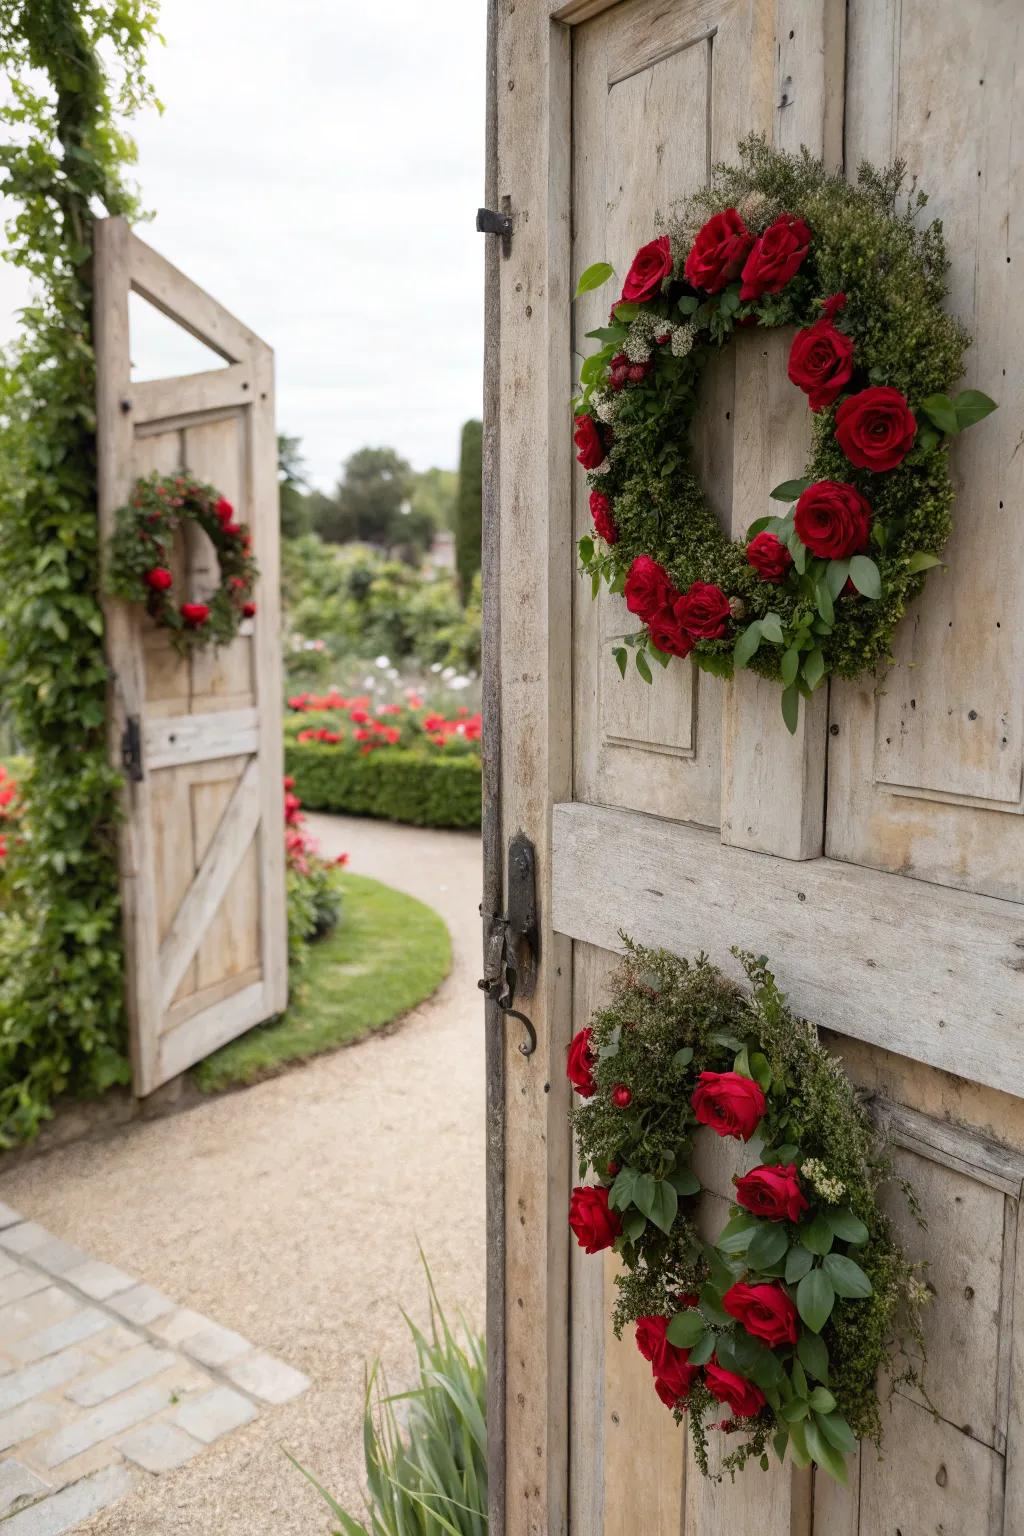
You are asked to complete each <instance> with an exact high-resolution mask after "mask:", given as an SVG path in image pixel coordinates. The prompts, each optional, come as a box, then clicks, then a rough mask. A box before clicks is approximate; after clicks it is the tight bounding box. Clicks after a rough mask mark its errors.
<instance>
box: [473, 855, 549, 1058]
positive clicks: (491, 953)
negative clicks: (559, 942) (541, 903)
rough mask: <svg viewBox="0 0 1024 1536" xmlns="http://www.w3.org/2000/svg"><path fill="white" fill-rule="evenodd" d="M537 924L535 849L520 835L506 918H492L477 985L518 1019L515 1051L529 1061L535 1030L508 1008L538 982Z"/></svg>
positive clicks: (510, 866)
mask: <svg viewBox="0 0 1024 1536" xmlns="http://www.w3.org/2000/svg"><path fill="white" fill-rule="evenodd" d="M539 934H540V929H539V924H538V921H537V885H536V855H535V853H534V847H533V844H532V843H531V842H530V840H529V838H528V837H524V835H523V834H522V833H521V832H520V833H517V835H516V836H515V837H514V838H513V839H512V841H511V842H510V843H509V846H508V913H507V914H502V915H499V914H498V913H494V914H493V916H492V918H491V927H490V932H489V933H488V936H487V947H486V951H485V955H484V976H483V979H482V980H481V981H479V982H478V983H477V985H478V986H479V988H480V990H481V991H482V992H486V994H487V996H488V997H489V998H490V999H491V1001H492V1002H494V1003H497V1005H498V1007H499V1008H500V1009H501V1011H502V1013H504V1014H506V1015H507V1016H508V1017H509V1018H513V1019H518V1020H519V1022H520V1023H521V1024H522V1026H523V1028H524V1029H525V1030H526V1035H527V1038H526V1039H525V1040H524V1041H523V1042H522V1044H521V1045H520V1047H519V1049H520V1051H521V1052H522V1054H523V1055H524V1056H532V1055H533V1053H534V1051H535V1050H536V1049H537V1031H536V1030H535V1029H534V1027H533V1025H532V1023H531V1022H530V1020H529V1019H528V1018H527V1017H526V1015H525V1013H521V1012H520V1011H519V1009H518V1008H514V1007H513V1006H512V1005H513V1003H514V1002H515V997H516V992H517V990H518V991H521V992H524V993H526V995H527V996H529V994H530V993H531V992H532V991H533V987H534V983H535V981H536V977H537V961H538V958H539V956H538V947H539Z"/></svg>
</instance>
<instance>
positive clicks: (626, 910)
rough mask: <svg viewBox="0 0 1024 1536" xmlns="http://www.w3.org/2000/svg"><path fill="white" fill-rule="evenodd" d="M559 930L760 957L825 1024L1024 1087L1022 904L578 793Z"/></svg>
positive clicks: (557, 872) (559, 858)
mask: <svg viewBox="0 0 1024 1536" xmlns="http://www.w3.org/2000/svg"><path fill="white" fill-rule="evenodd" d="M552 838H553V867H552V896H551V903H552V925H553V927H554V928H555V930H556V932H559V933H564V934H568V935H569V937H570V938H573V939H580V940H583V941H585V942H587V943H589V944H596V945H599V946H600V947H601V948H604V949H610V950H617V949H619V948H620V947H621V940H620V937H619V930H620V929H622V930H623V931H625V932H626V933H628V934H629V935H630V936H631V937H632V938H634V939H636V940H637V941H639V942H641V943H644V944H650V945H660V946H663V947H664V948H666V949H669V950H673V951H674V952H676V953H677V954H683V955H693V954H697V953H699V952H700V951H702V950H703V951H706V952H707V953H708V954H709V955H710V956H711V958H712V959H713V960H714V961H715V962H716V963H718V964H721V965H722V966H723V968H725V969H728V970H730V971H731V972H733V973H736V971H737V967H736V963H735V961H733V960H732V959H731V957H730V954H729V950H730V948H731V946H732V945H738V946H739V947H740V948H741V949H748V950H751V951H753V952H754V953H755V954H761V953H765V954H767V955H768V958H769V961H770V963H771V965H772V968H773V969H774V971H775V973H776V975H777V977H778V980H779V983H780V985H781V986H782V987H783V989H784V990H785V992H786V993H787V994H788V996H789V998H790V1000H791V1002H792V1004H793V1006H794V1007H795V1008H796V1009H797V1010H798V1011H799V1012H800V1013H802V1014H805V1015H806V1017H807V1018H809V1019H812V1020H813V1021H814V1022H815V1023H817V1024H820V1025H821V1026H822V1027H824V1028H827V1029H831V1030H835V1031H836V1032H837V1033H838V1034H843V1035H849V1036H851V1037H853V1038H854V1039H857V1040H865V1041H868V1042H869V1043H870V1044H872V1045H877V1046H880V1047H882V1048H883V1049H885V1050H889V1051H895V1052H897V1053H898V1054H899V1055H901V1056H908V1057H910V1058H912V1059H913V1060H915V1061H922V1062H926V1063H928V1064H929V1065H931V1066H934V1067H939V1068H942V1069H943V1070H944V1071H947V1072H952V1073H955V1074H956V1075H957V1076H958V1077H962V1078H966V1079H968V1080H970V1081H973V1082H979V1083H987V1084H989V1085H990V1086H991V1087H994V1088H1001V1089H1003V1090H1004V1092H1007V1093H1014V1094H1017V1095H1020V1096H1024V909H1022V908H1021V907H1020V906H1018V905H1017V904H1016V903H1014V902H1009V901H1000V900H998V899H996V898H995V897H990V896H978V895H973V894H969V893H965V892H962V891H956V890H951V889H949V888H947V887H945V886H939V885H929V884H926V883H925V882H924V881H919V880H913V879H910V878H908V877H906V876H900V875H888V874H882V873H880V872H879V871H877V870H871V869H864V868H861V867H859V866H857V865H853V864H842V863H839V862H838V861H837V860H834V859H813V860H809V861H807V862H806V863H793V862H791V861H790V860H788V859H781V858H776V857H773V856H771V855H768V854H758V853H750V852H747V851H746V850H744V849H740V848H724V847H723V846H722V844H721V841H720V838H719V834H718V833H717V832H716V831H709V830H708V829H706V828H703V827H694V826H687V825H683V824H681V823H672V822H665V821H663V820H659V819H656V818H654V817H651V816H645V815H643V814H642V813H640V812H635V811H619V810H611V809H608V808H606V807H603V806H596V805H585V804H579V803H574V804H562V805H556V806H555V807H554V811H553V829H552Z"/></svg>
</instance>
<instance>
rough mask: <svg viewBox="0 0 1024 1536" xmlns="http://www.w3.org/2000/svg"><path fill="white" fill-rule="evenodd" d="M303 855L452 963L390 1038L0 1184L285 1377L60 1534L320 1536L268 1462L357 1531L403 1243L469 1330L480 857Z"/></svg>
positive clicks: (474, 1234) (418, 844) (423, 851)
mask: <svg viewBox="0 0 1024 1536" xmlns="http://www.w3.org/2000/svg"><path fill="white" fill-rule="evenodd" d="M309 820H310V826H311V829H312V830H313V831H314V833H315V834H316V835H317V837H318V838H319V839H320V842H321V845H322V847H323V848H324V851H325V852H328V853H332V854H333V853H337V852H340V851H341V850H342V849H348V851H349V852H350V854H351V856H352V858H351V866H350V867H351V868H352V869H353V870H354V871H356V872H358V873H360V874H367V875H372V876H374V877H375V878H377V879H380V880H384V881H386V882H388V883H389V884H391V885H394V886H397V887H398V888H399V889H401V890H404V891H408V892H409V893H410V894H411V895H414V896H418V897H420V898H421V899H422V900H424V901H426V902H428V903H429V904H430V905H431V906H432V907H434V908H435V909H436V910H437V911H438V912H440V913H441V914H442V916H443V917H444V918H445V920H446V921H447V923H448V926H449V928H450V930H451V933H452V939H453V948H454V965H453V969H452V973H451V975H450V976H449V978H448V979H447V981H446V982H445V983H444V984H443V986H442V987H441V988H440V990H439V991H438V992H437V994H436V995H435V996H434V997H433V998H432V999H430V1000H429V1001H428V1002H426V1003H424V1004H422V1005H421V1006H420V1007H419V1008H417V1009H416V1010H415V1011H414V1012H413V1013H412V1014H410V1015H409V1017H408V1019H407V1020H406V1021H405V1022H404V1024H403V1025H402V1026H401V1028H399V1029H398V1030H396V1031H395V1033H393V1034H391V1035H386V1036H380V1037H376V1038H371V1039H369V1040H367V1041H365V1042H364V1043H362V1044H360V1045H358V1046H355V1047H353V1048H350V1049H346V1050H340V1051H338V1052H336V1053H335V1054H334V1055H331V1056H325V1057H321V1058H320V1059H319V1060H316V1061H313V1062H310V1063H309V1064H307V1065H306V1066H302V1067H298V1068H296V1069H294V1070H292V1071H289V1072H287V1073H286V1074H285V1075H284V1076H283V1077H279V1078H275V1079H273V1080H272V1081H269V1082H266V1083H261V1084H259V1085H257V1086H256V1087H254V1088H249V1089H246V1090H245V1091H243V1092H238V1093H231V1094H227V1095H225V1096H223V1097H219V1098H214V1099H212V1100H210V1102H209V1103H204V1104H203V1105H201V1106H200V1107H199V1108H198V1109H193V1110H190V1111H188V1112H186V1113H183V1114H179V1115H175V1116H171V1117H170V1118H167V1119H163V1120H157V1121H152V1122H149V1123H139V1124H134V1125H130V1126H127V1127H125V1128H122V1129H120V1130H119V1131H118V1132H117V1133H116V1135H115V1136H113V1137H112V1138H111V1139H110V1140H109V1141H107V1142H101V1143H91V1144H81V1145H79V1146H77V1147H76V1146H72V1147H70V1148H65V1149H62V1150H59V1151H55V1152H53V1153H52V1154H50V1155H49V1156H46V1157H43V1158H40V1159H38V1160H36V1161H34V1162H30V1163H27V1164H25V1165H24V1166H23V1167H21V1168H17V1169H13V1170H12V1171H11V1172H10V1173H8V1174H7V1175H5V1176H4V1177H3V1178H2V1179H0V1197H2V1198H3V1199H4V1200H6V1201H8V1202H9V1203H10V1204H11V1205H13V1206H15V1207H16V1208H17V1209H18V1210H20V1211H21V1212H22V1213H23V1214H24V1215H26V1216H28V1217H32V1218H34V1219H35V1220H37V1221H39V1222H42V1223H43V1224H44V1225H46V1226H47V1227H49V1228H50V1229H51V1230H52V1231H54V1232H56V1233H57V1234H58V1235H59V1236H60V1237H63V1238H66V1239H67V1240H69V1241H70V1242H73V1243H76V1244H78V1245H79V1246H80V1247H82V1248H85V1249H87V1250H88V1252H89V1253H91V1254H92V1255H93V1256H94V1257H95V1258H99V1259H105V1260H107V1261H108V1262H109V1263H112V1264H116V1265H118V1266H120V1267H121V1268H123V1269H125V1270H128V1271H129V1272H131V1273H132V1274H134V1275H137V1276H138V1277H139V1278H140V1279H143V1280H147V1281H149V1282H150V1283H151V1284H153V1285H156V1286H158V1287H159V1288H160V1289H161V1290H163V1291H166V1292H167V1293H168V1295H170V1296H172V1297H173V1298H174V1299H176V1300H178V1301H180V1302H183V1303H186V1304H188V1305H189V1306H191V1307H194V1308H195V1309H196V1310H197V1311H199V1312H203V1313H206V1314H207V1315H209V1316H210V1317H212V1318H214V1319H216V1321H217V1322H219V1323H223V1324H225V1325H226V1326H227V1327H229V1328H234V1329H237V1330H238V1332H239V1333H242V1334H244V1335H245V1337H246V1338H249V1339H251V1340H252V1341H253V1342H254V1343H255V1344H257V1345H258V1346H261V1347H262V1348H265V1349H266V1350H268V1351H269V1352H270V1353H271V1354H274V1355H277V1356H278V1357H279V1358H281V1359H283V1360H286V1361H288V1362H289V1363H290V1364H292V1365H294V1366H297V1367H298V1368H299V1369H300V1370H302V1371H304V1372H305V1373H306V1374H307V1375H308V1376H309V1377H310V1378H311V1379H312V1381H313V1387H312V1389H311V1391H309V1392H308V1393H307V1394H306V1395H305V1396H304V1397H301V1398H299V1399H298V1400H297V1401H295V1402H293V1403H290V1404H287V1405H285V1406H284V1407H281V1408H277V1409H271V1410H268V1411H267V1412H266V1413H265V1414H264V1415H262V1416H261V1417H260V1418H259V1419H258V1420H257V1421H256V1422H255V1423H254V1424H251V1425H249V1426H248V1427H246V1428H245V1429H242V1430H240V1431H239V1432H238V1433H237V1434H234V1435H231V1436H229V1437H228V1438H227V1439H226V1440H225V1441H224V1442H223V1443H222V1444H220V1445H218V1446H214V1447H212V1448H211V1450H210V1451H209V1452H207V1453H206V1454H204V1455H202V1456H200V1457H198V1458H197V1459H196V1460H195V1461H194V1462H192V1463H190V1464H189V1465H187V1466H185V1467H182V1468H181V1469H180V1470H179V1471H177V1472H172V1473H168V1474H165V1475H163V1476H161V1477H159V1478H157V1479H154V1480H152V1481H150V1482H148V1483H147V1485H146V1486H145V1487H143V1488H142V1489H140V1490H139V1491H138V1492H136V1493H133V1494H132V1495H130V1496H129V1497H128V1498H127V1499H125V1500H124V1501H122V1502H121V1503H120V1504H117V1505H115V1506H113V1507H112V1508H111V1509H110V1510H109V1511H107V1512H106V1513H105V1514H102V1515H98V1516H96V1517H94V1518H93V1519H92V1520H91V1521H89V1522H87V1523H86V1524H85V1525H83V1526H81V1527H79V1530H80V1532H81V1533H82V1536H128V1533H131V1536H173V1533H177V1532H187V1533H188V1536H300V1533H301V1536H322V1533H324V1532H326V1531H329V1530H330V1528H331V1519H330V1515H329V1513H328V1511H327V1510H326V1507H325V1506H324V1505H323V1504H322V1503H321V1501H320V1500H319V1498H318V1497H317V1495H316V1494H315V1493H314V1492H313V1490H312V1489H311V1488H310V1487H309V1485H308V1484H307V1483H306V1482H305V1479H303V1478H302V1477H301V1476H300V1474H299V1473H298V1472H297V1471H295V1469H294V1468H293V1467H292V1466H291V1464H290V1463H289V1462H288V1461H287V1459H286V1458H285V1456H284V1454H283V1451H282V1449H281V1447H282V1446H286V1447H287V1448H288V1449H289V1450H290V1451H291V1452H292V1453H293V1454H294V1455H295V1456H296V1457H297V1458H298V1460H299V1461H301V1462H302V1463H303V1464H304V1465H306V1466H308V1467H309V1468H310V1469H311V1470H312V1471H314V1473H315V1474H316V1475H317V1477H318V1478H319V1479H320V1481H321V1482H322V1483H323V1484H324V1486H325V1487H327V1488H329V1489H331V1491H332V1492H334V1493H335V1494H336V1496H338V1497H339V1499H340V1501H341V1502H342V1503H343V1504H346V1505H348V1507H350V1508H352V1509H353V1511H354V1512H355V1513H357V1514H358V1513H360V1512H361V1508H362V1505H361V1499H360V1495H359V1489H360V1478H361V1471H362V1446H361V1431H360V1422H361V1414H362V1397H363V1370H364V1361H366V1359H367V1358H368V1357H372V1356H374V1355H376V1354H382V1355H383V1356H384V1357H385V1361H386V1363H387V1366H388V1371H389V1376H390V1379H391V1385H392V1387H393V1388H398V1387H400V1386H401V1385H403V1384H406V1383H407V1382H408V1380H409V1377H410V1372H411V1365H412V1350H411V1348H410V1347H409V1345H408V1342H407V1335H406V1332H405V1326H404V1324H403V1322H402V1319H401V1317H400V1315H399V1307H400V1306H404V1307H405V1308H407V1309H408V1310H409V1311H410V1312H411V1313H412V1315H413V1316H414V1317H420V1316H422V1315H423V1311H424V1286H423V1281H422V1274H421V1270H420V1263H419V1257H418V1253H417V1239H419V1241H420V1242H421V1243H422V1245H423V1248H424V1250H425V1252H426V1254H427V1257H428V1259H429V1261H430V1264H431V1267H432V1269H433V1272H434V1276H435V1279H436V1281H437V1284H438V1288H439V1290H440V1292H441V1296H442V1299H443V1300H445V1301H446V1302H447V1303H449V1304H450V1307H451V1310H453V1311H454V1310H455V1308H456V1307H458V1306H462V1307H463V1308H464V1309H465V1310H466V1312H467V1314H468V1315H469V1316H470V1317H471V1319H472V1320H473V1321H474V1322H475V1323H477V1324H480V1323H482V1320H483V1271H484V1177H483V1162H484V1125H483V1102H484V1100H483V1030H482V1010H481V1006H480V999H479V994H478V992H477V990H476V979H477V976H478V975H479V974H480V938H479V933H480V928H479V917H478V913H477V904H478V902H479V899H480V898H479V892H480V842H479V839H478V838H477V837H475V836H473V835H471V834H467V833H452V832H432V831H421V830H418V829H412V828H405V827H394V826H389V825H385V824H383V823H379V822H367V821H359V820H355V819H352V818H347V817H317V816H311V817H310V819H309Z"/></svg>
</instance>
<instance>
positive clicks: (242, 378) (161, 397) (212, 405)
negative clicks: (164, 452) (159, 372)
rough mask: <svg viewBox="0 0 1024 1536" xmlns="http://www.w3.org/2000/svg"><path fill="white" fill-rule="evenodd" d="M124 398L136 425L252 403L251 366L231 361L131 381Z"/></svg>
mask: <svg viewBox="0 0 1024 1536" xmlns="http://www.w3.org/2000/svg"><path fill="white" fill-rule="evenodd" d="M125 400H126V401H127V403H128V404H129V405H130V407H131V413H132V420H133V421H134V423H135V425H136V426H137V427H140V426H145V425H146V424H147V423H149V422H153V421H160V422H164V421H169V420H171V419H172V418H175V417H191V416H197V415H200V414H202V413H204V412H206V411H217V410H224V409H226V408H229V407H231V406H243V405H251V404H252V400H253V369H252V367H251V366H250V364H249V363H231V364H229V366H228V367H227V368H206V369H204V370H203V371H202V372H201V373H184V374H180V375H179V376H178V377H177V378H169V379H144V380H142V381H140V382H139V383H137V384H132V386H131V388H130V389H129V391H128V393H127V395H126V396H125Z"/></svg>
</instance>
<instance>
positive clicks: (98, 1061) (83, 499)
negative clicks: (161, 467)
mask: <svg viewBox="0 0 1024 1536" xmlns="http://www.w3.org/2000/svg"><path fill="white" fill-rule="evenodd" d="M155 27H156V8H155V5H154V4H153V3H152V0H31V3H23V0H0V65H2V68H3V73H4V76H5V78H6V80H7V83H8V95H7V98H6V100H5V101H4V102H3V103H2V104H0V129H2V132H3V141H2V142H0V191H2V192H3V194H4V195H5V196H6V197H7V198H8V199H9V200H10V201H11V203H12V205H13V208H14V212H13V214H12V216H11V218H10V219H9V221H8V226H7V248H6V250H5V252H4V256H5V259H6V260H7V261H9V262H11V263H12V265H14V266H15V267H18V268H20V269H21V270H22V271H24V272H25V273H27V274H28V276H29V277H30V279H31V280H32V287H33V296H32V300H31V302H30V304H29V305H28V307H27V308H26V309H25V310H24V311H23V312H22V317H21V319H22V325H21V333H20V336H19V339H18V341H17V342H16V344H15V345H14V346H13V347H12V348H11V349H10V351H9V352H8V354H7V356H6V357H5V358H4V359H3V363H2V366H0V562H2V567H3V571H4V582H3V586H2V590H0V686H2V689H3V692H4V696H5V700H6V702H7V704H8V706H9V709H10V713H11V717H12V720H13V724H14V729H15V732H16V734H17V737H18V740H19V745H20V747H21V749H22V750H23V751H24V752H25V753H26V754H27V756H28V758H29V759H30V763H31V766H30V768H29V770H28V773H27V775H26V777H25V780H24V784H23V790H24V800H25V812H24V818H23V822H22V830H23V833H24V835H23V836H22V837H20V838H19V839H18V841H17V843H16V844H15V845H14V846H12V849H11V854H10V858H11V863H12V867H11V873H10V892H11V897H10V907H9V910H8V911H7V912H6V913H4V912H0V1145H10V1144H11V1143H12V1142H14V1141H17V1140H23V1139H25V1138H27V1137H30V1136H32V1135H33V1134H34V1133H35V1132H36V1130H37V1129H38V1127H39V1124H40V1121H41V1120H43V1119H44V1118H46V1117H47V1116H48V1115H49V1113H50V1112H51V1111H50V1106H51V1104H52V1101H53V1099H54V1097H55V1096H56V1095H57V1094H59V1093H62V1092H66V1091H67V1092H74V1093H78V1094H87V1093H97V1092H100V1091H102V1090H103V1089H104V1088H106V1087H108V1086H109V1085H110V1084H111V1083H113V1082H117V1081H123V1080H125V1079H126V1078H127V1075H128V1066H127V1062H126V1060H125V1055H124V1018H123V980H122V975H123V956H122V949H121V937H120V911H119V900H118V884H117V863H116V821H117V789H118V778H117V775H116V774H115V773H114V772H113V771H112V770H111V768H110V767H109V766H108V760H107V749H106V688H107V673H106V667H105V664H104V655H103V621H102V612H101V608H100V601H99V563H100V547H99V534H98V526H97V509H96V444H95V415H94V412H95V406H94V396H95V362H94V356H93V348H92V334H91V306H92V293H91V289H90V270H89V263H90V259H91V254H92V225H93V221H94V217H95V216H96V214H95V211H96V210H98V209H105V210H106V211H107V212H108V213H112V214H114V213H117V214H124V215H127V216H132V215H135V214H137V212H138V208H137V204H136V200H135V197H134V195H133V193H132V191H131V189H130V188H129V187H128V186H126V184H125V181H124V172H125V168H126V167H127V166H128V165H130V164H131V163H132V161H133V159H134V153H135V152H134V146H133V144H132V142H131V140H130V139H129V138H128V137H127V136H126V134H125V132H124V129H123V123H124V122H125V121H126V119H127V118H129V117H130V116H131V115H132V114H133V113H134V112H135V111H137V110H138V108H139V107H140V106H142V105H143V104H144V103H146V102H148V101H150V100H152V93H151V90H150V87H149V86H148V85H147V84H146V81H145V79H144V75H143V63H144V56H145V50H146V46H147V44H148V43H149V41H150V39H151V38H152V37H153V36H154V33H155Z"/></svg>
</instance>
